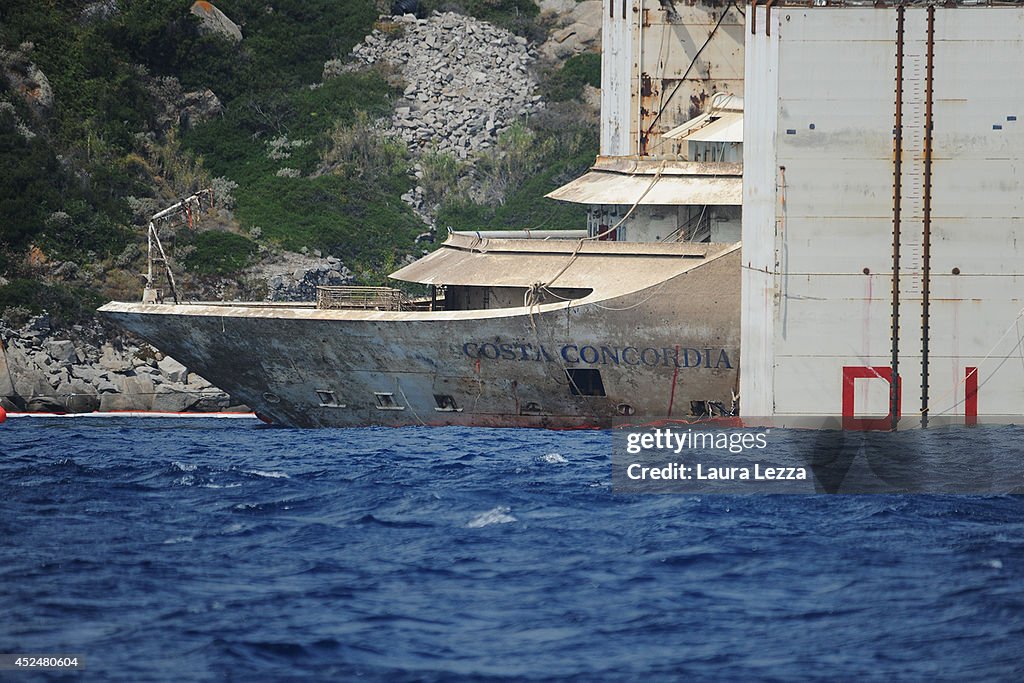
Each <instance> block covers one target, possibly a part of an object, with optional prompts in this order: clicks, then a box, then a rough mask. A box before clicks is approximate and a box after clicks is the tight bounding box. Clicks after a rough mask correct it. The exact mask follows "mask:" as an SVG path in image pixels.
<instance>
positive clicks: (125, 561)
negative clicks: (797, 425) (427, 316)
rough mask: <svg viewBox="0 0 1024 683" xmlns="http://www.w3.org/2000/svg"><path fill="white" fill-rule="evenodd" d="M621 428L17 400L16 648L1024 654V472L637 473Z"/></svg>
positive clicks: (434, 671) (771, 661)
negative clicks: (998, 487)
mask: <svg viewBox="0 0 1024 683" xmlns="http://www.w3.org/2000/svg"><path fill="white" fill-rule="evenodd" d="M1018 436H1019V435H1018ZM610 450H611V438H610V436H609V434H608V433H607V432H548V431H538V430H499V429H461V428H442V429H422V428H410V429H350V430H311V431H298V430H288V429H265V428H260V427H257V426H254V424H252V423H250V422H247V421H239V420H207V419H198V420H197V419H191V420H152V419H142V420H140V419H127V418H126V419H117V420H94V419H73V420H67V419H65V420H58V419H53V420H39V419H16V420H10V421H8V423H7V424H4V425H2V426H0V652H6V653H18V652H26V653H27V652H33V653H80V654H84V655H85V657H86V662H87V669H86V670H85V671H84V672H78V673H76V674H69V675H50V676H49V677H50V678H51V679H53V680H64V679H66V680H83V679H84V680H131V681H146V680H170V679H180V680H221V679H228V680H245V679H250V680H282V679H285V680H290V679H313V680H350V679H353V678H357V677H358V678H360V679H361V680H387V681H440V680H451V679H469V680H572V681H606V680H607V681H620V680H621V681H627V680H640V679H643V680H684V679H692V678H699V679H713V680H765V679H768V680H823V681H824V680H842V679H852V678H858V679H867V680H896V679H902V680H965V679H985V680H1021V679H1022V678H1024V664H1022V653H1024V499H1022V498H1021V497H1019V496H986V497H983V496H973V497H972V496H824V495H819V496H684V495H661V496H657V495H622V494H614V493H613V492H612V490H611V486H610V480H611V476H610V467H611V465H610ZM0 675H3V674H0ZM8 675H10V674H9V673H8ZM18 680H23V679H22V678H20V677H19V678H18Z"/></svg>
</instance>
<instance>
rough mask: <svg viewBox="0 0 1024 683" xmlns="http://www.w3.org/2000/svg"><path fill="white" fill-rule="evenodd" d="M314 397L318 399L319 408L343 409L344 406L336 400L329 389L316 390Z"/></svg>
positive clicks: (335, 396) (336, 397)
mask: <svg viewBox="0 0 1024 683" xmlns="http://www.w3.org/2000/svg"><path fill="white" fill-rule="evenodd" d="M316 397H317V398H318V399H320V407H321V408H344V407H345V404H344V403H342V402H341V401H339V400H338V396H337V395H336V394H335V393H334V392H333V391H331V390H330V389H317V390H316Z"/></svg>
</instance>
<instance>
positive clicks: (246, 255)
mask: <svg viewBox="0 0 1024 683" xmlns="http://www.w3.org/2000/svg"><path fill="white" fill-rule="evenodd" d="M190 245H191V246H192V249H191V250H189V251H188V254H187V255H186V256H185V259H184V262H185V267H186V268H187V269H188V270H191V271H193V272H195V273H201V274H203V275H227V274H229V273H235V272H238V271H239V270H241V269H242V268H245V267H246V266H247V265H249V263H250V262H251V261H252V257H253V256H254V255H255V254H256V243H255V242H253V241H252V240H251V239H248V238H246V237H242V236H241V235H236V234H235V233H233V232H220V231H218V230H211V231H208V232H200V233H197V234H196V236H195V238H194V239H193V240H192V241H191V242H190Z"/></svg>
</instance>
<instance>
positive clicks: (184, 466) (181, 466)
mask: <svg viewBox="0 0 1024 683" xmlns="http://www.w3.org/2000/svg"><path fill="white" fill-rule="evenodd" d="M171 467H173V468H174V469H176V470H178V471H179V472H195V471H196V470H197V469H198V468H199V466H198V465H190V464H189V463H187V462H178V461H177V460H175V461H174V462H172V463H171Z"/></svg>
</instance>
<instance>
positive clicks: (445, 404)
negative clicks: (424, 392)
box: [434, 394, 462, 413]
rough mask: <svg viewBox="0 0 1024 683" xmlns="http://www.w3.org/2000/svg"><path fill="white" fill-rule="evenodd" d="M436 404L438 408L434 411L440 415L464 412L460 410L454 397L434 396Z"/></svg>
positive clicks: (445, 395)
mask: <svg viewBox="0 0 1024 683" xmlns="http://www.w3.org/2000/svg"><path fill="white" fill-rule="evenodd" d="M434 402H435V403H436V404H437V407H436V408H434V410H436V411H437V412H439V413H460V412H462V409H461V408H459V406H458V404H457V403H456V402H455V397H454V396H449V395H448V394H434Z"/></svg>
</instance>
